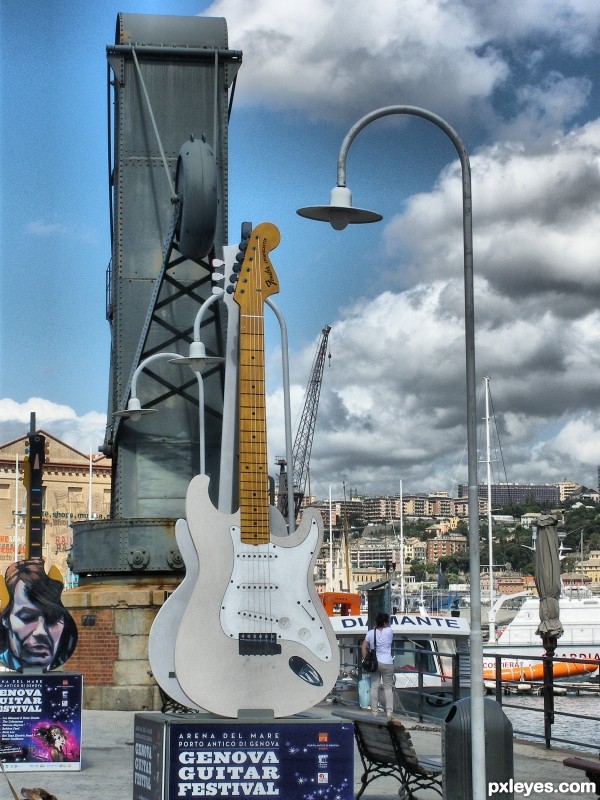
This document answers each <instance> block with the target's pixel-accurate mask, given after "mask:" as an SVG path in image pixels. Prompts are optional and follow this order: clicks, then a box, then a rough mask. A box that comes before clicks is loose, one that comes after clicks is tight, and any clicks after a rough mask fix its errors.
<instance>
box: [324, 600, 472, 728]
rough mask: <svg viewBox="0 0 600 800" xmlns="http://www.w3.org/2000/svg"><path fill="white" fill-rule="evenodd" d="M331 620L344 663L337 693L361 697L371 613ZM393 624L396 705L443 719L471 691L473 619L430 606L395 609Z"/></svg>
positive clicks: (343, 698) (340, 697) (342, 697)
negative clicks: (421, 610)
mask: <svg viewBox="0 0 600 800" xmlns="http://www.w3.org/2000/svg"><path fill="white" fill-rule="evenodd" d="M330 620H331V624H332V626H333V629H334V632H335V635H336V638H337V640H338V644H339V647H340V664H341V671H340V679H339V680H338V682H337V684H336V688H335V692H334V694H333V698H332V699H333V700H334V701H337V702H349V703H358V702H359V680H360V679H361V678H362V677H366V676H363V674H362V670H361V666H360V664H361V642H362V640H363V639H364V638H365V636H366V634H367V631H368V630H369V628H368V623H367V615H366V614H360V615H355V616H332V617H330ZM390 628H391V629H392V633H393V642H392V654H393V657H394V667H395V691H394V710H395V711H396V712H397V713H404V714H411V715H415V714H416V715H419V716H421V717H422V718H423V719H434V720H436V721H439V720H440V719H443V718H444V717H445V716H446V714H447V713H448V710H449V708H450V706H451V704H452V703H453V702H454V700H455V699H458V697H462V696H464V695H465V694H466V693H467V691H466V690H465V689H464V684H465V683H467V681H468V673H469V655H468V654H469V630H470V629H469V623H468V622H467V620H465V619H463V618H461V617H452V616H443V615H435V614H427V613H426V612H425V613H420V614H395V615H392V616H390ZM457 662H458V665H459V669H458V673H456V670H455V664H456V663H457ZM419 687H421V690H422V691H421V692H420V691H419ZM419 695H420V697H419Z"/></svg>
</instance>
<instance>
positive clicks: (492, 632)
mask: <svg viewBox="0 0 600 800" xmlns="http://www.w3.org/2000/svg"><path fill="white" fill-rule="evenodd" d="M483 380H484V384H485V445H486V464H487V518H488V556H489V576H490V610H489V614H488V641H490V642H495V641H496V619H495V617H496V615H495V612H494V611H493V607H494V568H493V564H494V537H493V532H492V450H491V444H490V379H489V378H484V379H483ZM475 577H476V576H475ZM471 580H473V576H471Z"/></svg>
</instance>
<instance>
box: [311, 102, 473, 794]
mask: <svg viewBox="0 0 600 800" xmlns="http://www.w3.org/2000/svg"><path fill="white" fill-rule="evenodd" d="M394 114H400V115H409V116H413V117H421V118H422V119H425V120H428V121H429V122H432V123H433V124H434V125H436V126H437V127H438V128H440V129H441V130H442V131H443V132H444V133H445V134H446V135H447V136H448V138H449V139H450V141H451V142H452V144H453V145H454V147H455V148H456V151H457V153H458V157H459V159H460V164H461V169H462V202H463V252H464V296H465V350H466V362H465V363H466V411H467V454H468V455H467V468H468V487H469V488H468V501H469V570H470V575H471V580H470V602H471V633H470V673H471V769H472V773H471V774H472V784H473V787H472V788H473V794H472V797H473V799H474V800H484V799H485V797H486V795H487V792H486V782H485V781H486V770H485V726H484V703H483V694H484V690H483V639H482V632H481V588H480V584H479V575H480V562H479V513H478V495H477V423H476V393H475V314H474V302H473V230H472V207H471V167H470V164H469V157H468V155H467V151H466V149H465V147H464V145H463V143H462V141H461V140H460V138H459V136H458V135H457V133H456V131H455V130H454V129H453V128H452V127H450V125H448V123H447V122H446V121H445V120H443V119H442V118H441V117H439V116H437V114H433V113H431V112H430V111H427V110H425V109H423V108H418V107H415V106H406V105H394V106H386V107H385V108H379V109H376V110H375V111H372V112H371V113H370V114H366V115H365V116H364V117H362V118H361V119H359V120H358V122H356V123H355V124H354V125H353V127H352V128H351V129H350V130H349V131H348V133H347V134H346V136H345V138H344V140H343V142H342V145H341V147H340V152H339V155H338V161H337V183H336V186H335V187H334V188H333V189H332V191H331V195H330V200H329V205H326V206H312V207H306V208H300V209H298V211H297V213H298V214H299V215H300V216H301V217H307V218H308V219H314V220H319V221H322V222H329V223H330V225H331V226H332V227H333V228H334V229H335V230H343V229H344V228H345V227H346V226H347V225H348V224H350V223H365V222H378V221H379V220H381V219H382V216H381V214H377V213H375V212H373V211H367V210H366V209H360V208H353V207H352V193H351V192H350V189H348V187H347V186H346V159H347V156H348V150H349V149H350V145H351V144H352V142H353V141H354V139H355V138H356V136H357V134H358V133H360V131H361V130H362V129H363V128H365V127H366V126H367V125H369V124H370V123H371V122H374V121H375V120H377V119H380V118H381V117H386V116H390V115H394Z"/></svg>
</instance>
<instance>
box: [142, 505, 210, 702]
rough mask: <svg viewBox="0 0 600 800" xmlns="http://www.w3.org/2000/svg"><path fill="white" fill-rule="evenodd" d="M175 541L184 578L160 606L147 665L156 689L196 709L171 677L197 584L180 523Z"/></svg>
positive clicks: (185, 530) (185, 533)
mask: <svg viewBox="0 0 600 800" xmlns="http://www.w3.org/2000/svg"><path fill="white" fill-rule="evenodd" d="M175 539H176V540H177V547H178V548H179V552H180V553H181V557H182V558H183V563H184V564H185V577H184V578H183V580H182V581H181V583H180V584H179V586H178V587H177V588H176V589H175V591H174V592H173V594H171V595H170V596H169V597H168V598H167V599H166V600H165V602H164V603H163V605H162V606H161V608H160V610H159V612H158V614H157V615H156V617H155V618H154V622H153V623H152V627H151V628H150V636H149V637H148V661H149V662H150V667H151V669H152V674H153V675H154V678H155V680H156V682H157V683H158V685H159V686H160V688H161V689H162V690H163V691H164V692H165V693H166V694H167V695H168V696H169V697H170V698H171V700H174V701H175V702H176V703H179V704H180V705H182V706H185V707H186V708H195V709H197V708H198V707H197V706H196V704H195V703H194V702H193V701H192V700H190V698H189V697H188V696H187V695H186V694H185V692H184V691H183V690H182V688H181V686H180V685H179V681H178V680H177V676H176V674H175V640H176V638H177V631H178V629H179V625H180V624H181V620H182V619H183V615H184V613H185V610H186V608H187V607H188V604H189V602H190V597H191V596H192V592H193V589H194V586H195V585H196V582H197V580H198V555H197V554H196V548H195V547H194V544H193V542H192V539H191V536H190V531H189V528H188V526H187V523H186V521H185V520H184V519H178V520H177V522H176V523H175Z"/></svg>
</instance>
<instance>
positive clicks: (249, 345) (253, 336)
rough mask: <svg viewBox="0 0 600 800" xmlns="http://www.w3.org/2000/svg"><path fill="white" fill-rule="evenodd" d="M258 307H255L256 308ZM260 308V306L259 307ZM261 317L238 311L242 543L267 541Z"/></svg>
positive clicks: (267, 503) (265, 438)
mask: <svg viewBox="0 0 600 800" xmlns="http://www.w3.org/2000/svg"><path fill="white" fill-rule="evenodd" d="M257 310H258V309H257ZM260 310H262V309H260ZM264 352H265V351H264V325H263V318H262V316H259V315H258V314H257V315H256V316H254V315H247V314H240V336H239V459H240V478H239V480H240V524H241V539H242V542H244V543H245V544H257V545H258V544H267V543H268V542H269V484H268V467H267V420H266V411H265V356H264Z"/></svg>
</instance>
